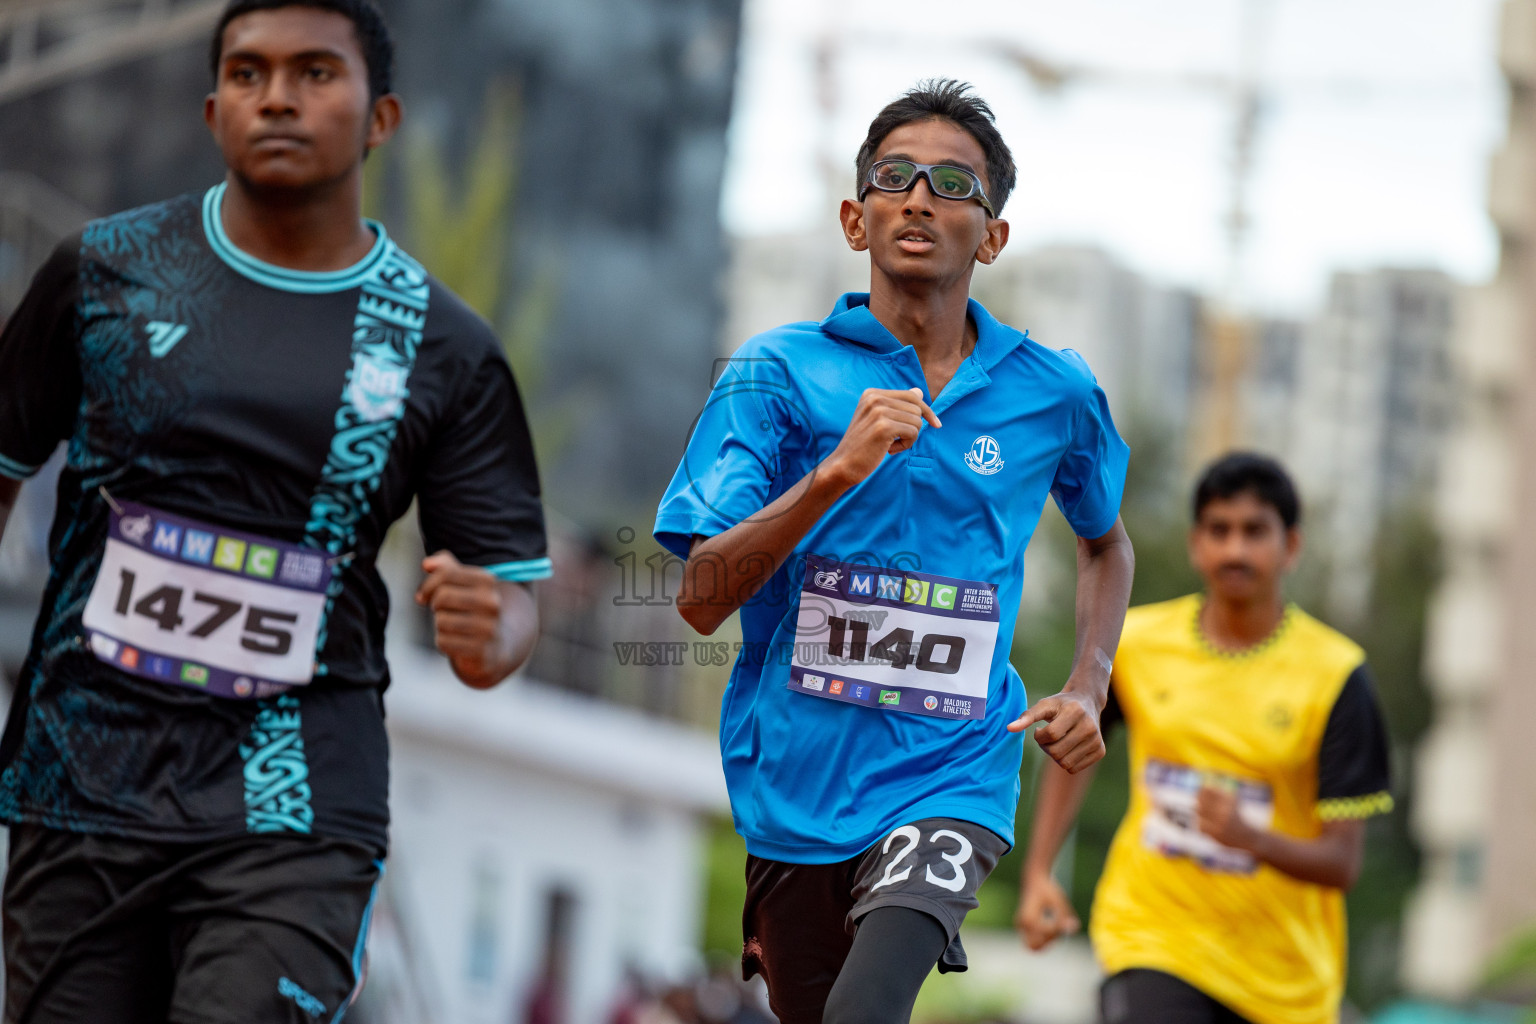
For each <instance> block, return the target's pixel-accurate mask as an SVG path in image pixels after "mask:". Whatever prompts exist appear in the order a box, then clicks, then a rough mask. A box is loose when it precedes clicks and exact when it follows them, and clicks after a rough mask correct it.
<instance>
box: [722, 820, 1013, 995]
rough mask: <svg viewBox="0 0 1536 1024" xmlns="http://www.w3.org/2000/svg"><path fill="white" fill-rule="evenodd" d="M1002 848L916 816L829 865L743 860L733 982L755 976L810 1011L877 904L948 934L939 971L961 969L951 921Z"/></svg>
mask: <svg viewBox="0 0 1536 1024" xmlns="http://www.w3.org/2000/svg"><path fill="white" fill-rule="evenodd" d="M1007 850H1008V844H1007V843H1006V842H1004V841H1003V839H1002V837H1001V836H999V835H997V834H996V833H995V832H992V831H991V830H990V829H986V828H983V827H982V826H980V825H977V824H974V823H972V822H968V821H959V820H956V819H954V818H924V819H922V820H920V821H914V822H912V823H911V824H909V825H902V826H901V827H900V828H897V829H894V830H892V831H891V832H890V833H889V834H888V835H887V836H886V837H885V838H884V839H882V840H880V842H878V843H876V844H875V845H874V846H871V847H870V848H869V849H867V850H865V851H864V852H863V853H861V854H858V855H856V856H853V857H850V858H848V859H847V860H844V861H838V862H836V863H833V864H789V863H786V862H784V861H776V860H765V859H763V858H761V857H753V856H751V855H748V857H747V901H746V906H745V908H744V909H743V911H742V919H741V926H742V936H743V939H744V940H745V942H744V945H743V947H742V954H741V969H742V977H744V978H750V977H751V976H752V975H754V974H762V975H763V977H764V979H765V980H766V981H767V982H768V987H769V989H770V990H771V991H772V992H773V993H774V999H775V1002H776V1003H781V1004H783V1005H819V1004H821V1003H824V1002H825V1001H826V996H827V993H828V992H830V991H831V989H832V985H833V983H834V982H835V981H837V976H838V972H839V971H841V970H842V966H843V961H844V960H845V959H847V956H848V950H849V949H850V948H851V947H852V945H853V935H854V932H855V931H856V930H857V929H858V926H859V921H860V920H861V919H862V918H863V917H864V915H866V914H868V913H869V912H870V911H871V910H875V909H876V908H878V907H887V906H898V907H910V908H912V909H914V910H920V911H922V912H924V913H926V914H928V915H930V916H931V917H933V918H934V919H935V920H936V921H938V922H939V924H940V925H942V926H943V928H944V930H945V931H946V932H947V933H948V934H949V946H948V948H946V949H945V950H944V954H943V956H941V957H940V958H939V964H938V967H939V970H940V971H946V972H947V971H963V970H965V969H966V960H965V949H964V947H963V946H961V944H960V923H961V922H962V921H964V920H965V915H966V914H967V913H969V912H970V911H971V910H973V909H975V907H976V890H977V889H978V888H980V886H981V883H982V881H983V880H984V879H985V878H986V877H987V875H988V874H990V873H991V871H992V868H993V867H994V866H995V865H996V864H997V860H998V858H999V857H1001V856H1002V855H1003V854H1004V853H1006V852H1007Z"/></svg>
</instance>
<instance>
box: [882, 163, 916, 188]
mask: <svg viewBox="0 0 1536 1024" xmlns="http://www.w3.org/2000/svg"><path fill="white" fill-rule="evenodd" d="M914 173H916V168H914V167H913V166H912V165H911V164H910V163H908V162H907V161H905V160H886V161H882V162H881V163H878V164H875V170H874V174H873V176H872V180H873V181H874V185H875V188H881V189H886V190H888V191H892V192H900V191H901V190H902V189H905V188H908V187H910V186H911V184H912V175H913V174H914Z"/></svg>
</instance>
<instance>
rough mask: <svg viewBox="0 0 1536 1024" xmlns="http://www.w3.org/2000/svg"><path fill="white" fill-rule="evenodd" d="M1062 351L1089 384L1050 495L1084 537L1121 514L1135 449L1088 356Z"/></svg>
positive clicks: (1096, 534)
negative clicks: (1112, 415)
mask: <svg viewBox="0 0 1536 1024" xmlns="http://www.w3.org/2000/svg"><path fill="white" fill-rule="evenodd" d="M1062 355H1064V356H1066V357H1068V358H1069V359H1070V360H1072V361H1073V362H1074V363H1075V364H1076V366H1077V368H1078V369H1079V370H1080V371H1081V373H1082V375H1083V376H1084V377H1085V378H1086V384H1087V386H1086V387H1084V389H1083V395H1082V397H1081V399H1080V400H1079V402H1078V408H1077V412H1076V416H1075V417H1074V418H1073V423H1072V435H1071V437H1070V438H1069V439H1068V441H1067V449H1066V451H1065V452H1063V453H1062V456H1061V461H1060V462H1059V463H1057V465H1056V476H1055V478H1054V479H1052V480H1051V497H1052V498H1054V499H1055V500H1056V507H1057V508H1059V509H1061V514H1062V515H1063V516H1065V517H1066V520H1067V523H1068V524H1069V525H1071V527H1072V529H1073V531H1074V532H1075V533H1076V534H1077V535H1078V536H1079V537H1102V536H1103V535H1104V534H1106V533H1108V532H1109V530H1110V527H1112V526H1114V525H1115V519H1116V517H1117V516H1119V515H1120V499H1121V497H1122V496H1123V495H1124V493H1125V467H1126V462H1127V461H1128V460H1129V458H1130V451H1131V450H1130V448H1129V447H1128V446H1127V445H1126V443H1125V441H1123V440H1122V439H1121V437H1120V433H1119V432H1118V431H1117V430H1116V429H1115V423H1114V420H1113V419H1111V418H1110V415H1109V400H1108V399H1107V398H1105V397H1104V390H1103V389H1102V388H1100V387H1099V385H1098V382H1097V381H1095V380H1094V378H1093V374H1092V373H1091V372H1090V371H1089V369H1088V364H1087V363H1086V362H1084V361H1083V357H1082V356H1080V355H1078V354H1077V353H1076V352H1073V351H1071V350H1070V349H1068V350H1065V351H1063V352H1062Z"/></svg>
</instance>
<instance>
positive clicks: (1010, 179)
mask: <svg viewBox="0 0 1536 1024" xmlns="http://www.w3.org/2000/svg"><path fill="white" fill-rule="evenodd" d="M936 119H939V120H945V121H952V122H954V123H955V125H956V126H958V127H960V128H963V129H965V131H967V132H969V133H970V136H971V138H973V139H975V140H976V141H977V142H979V143H980V144H981V151H982V152H983V153H985V154H986V157H987V199H988V200H990V201H991V203H992V209H993V210H995V211H997V215H998V216H1002V213H1003V205H1004V204H1005V203H1007V202H1008V197H1009V196H1010V195H1012V194H1013V186H1014V183H1015V182H1016V181H1017V180H1018V169H1017V168H1016V167H1014V165H1013V154H1012V153H1011V152H1009V151H1008V144H1007V143H1006V142H1004V141H1003V136H1002V133H1000V132H999V131H998V130H997V124H996V118H994V117H993V116H992V108H991V107H989V106H987V101H986V100H984V99H982V98H981V97H979V96H976V95H973V94H972V93H971V87H970V85H969V84H968V83H966V82H957V81H955V80H954V79H953V78H930V79H928V80H927V81H924V82H919V83H917V85H915V86H913V87H912V88H911V89H909V90H907V93H906V95H904V96H902V97H901V98H900V99H897V100H892V101H891V102H890V103H887V104H886V105H885V109H883V110H881V111H880V113H878V114H876V115H875V119H874V120H873V121H871V122H869V133H868V134H867V135H865V136H864V144H863V145H862V146H860V147H859V157H858V160H857V162H856V171H857V174H858V179H857V180H856V181H855V182H854V188H855V189H860V188H863V187H864V181H865V179H867V178H868V177H869V169H870V167H872V166H874V163H875V152H876V151H877V150H878V149H879V148H880V143H882V142H884V141H885V137H886V136H887V135H889V134H891V132H893V131H895V130H896V129H897V128H900V127H901V126H902V125H905V124H912V123H913V122H916V121H932V120H936Z"/></svg>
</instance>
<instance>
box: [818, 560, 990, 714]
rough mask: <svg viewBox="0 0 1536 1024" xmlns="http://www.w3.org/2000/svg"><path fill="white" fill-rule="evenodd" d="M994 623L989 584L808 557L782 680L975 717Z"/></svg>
mask: <svg viewBox="0 0 1536 1024" xmlns="http://www.w3.org/2000/svg"><path fill="white" fill-rule="evenodd" d="M998 622H999V612H998V601H997V588H996V586H994V585H993V584H990V583H978V582H976V581H974V580H961V579H951V578H950V577H947V576H935V575H932V574H931V573H920V572H912V571H910V570H905V569H887V568H880V567H877V566H868V565H854V564H851V563H846V562H837V561H833V560H830V559H824V558H817V557H814V556H812V557H811V558H808V559H807V560H806V566H805V581H804V584H803V585H802V587H801V590H800V611H799V616H798V618H797V620H796V628H795V657H794V660H793V661H792V662H791V664H790V670H789V675H790V678H789V688H790V689H791V690H794V691H796V692H798V693H804V694H809V695H811V696H815V697H825V698H829V699H831V700H841V701H846V702H848V703H852V704H864V705H868V706H870V707H875V708H880V709H882V710H887V711H907V712H911V713H913V714H918V715H931V716H933V717H936V718H956V719H970V718H980V717H982V715H984V714H985V713H986V710H987V690H988V687H989V686H990V684H991V677H992V654H993V651H994V649H995V648H996V646H997V632H998Z"/></svg>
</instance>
